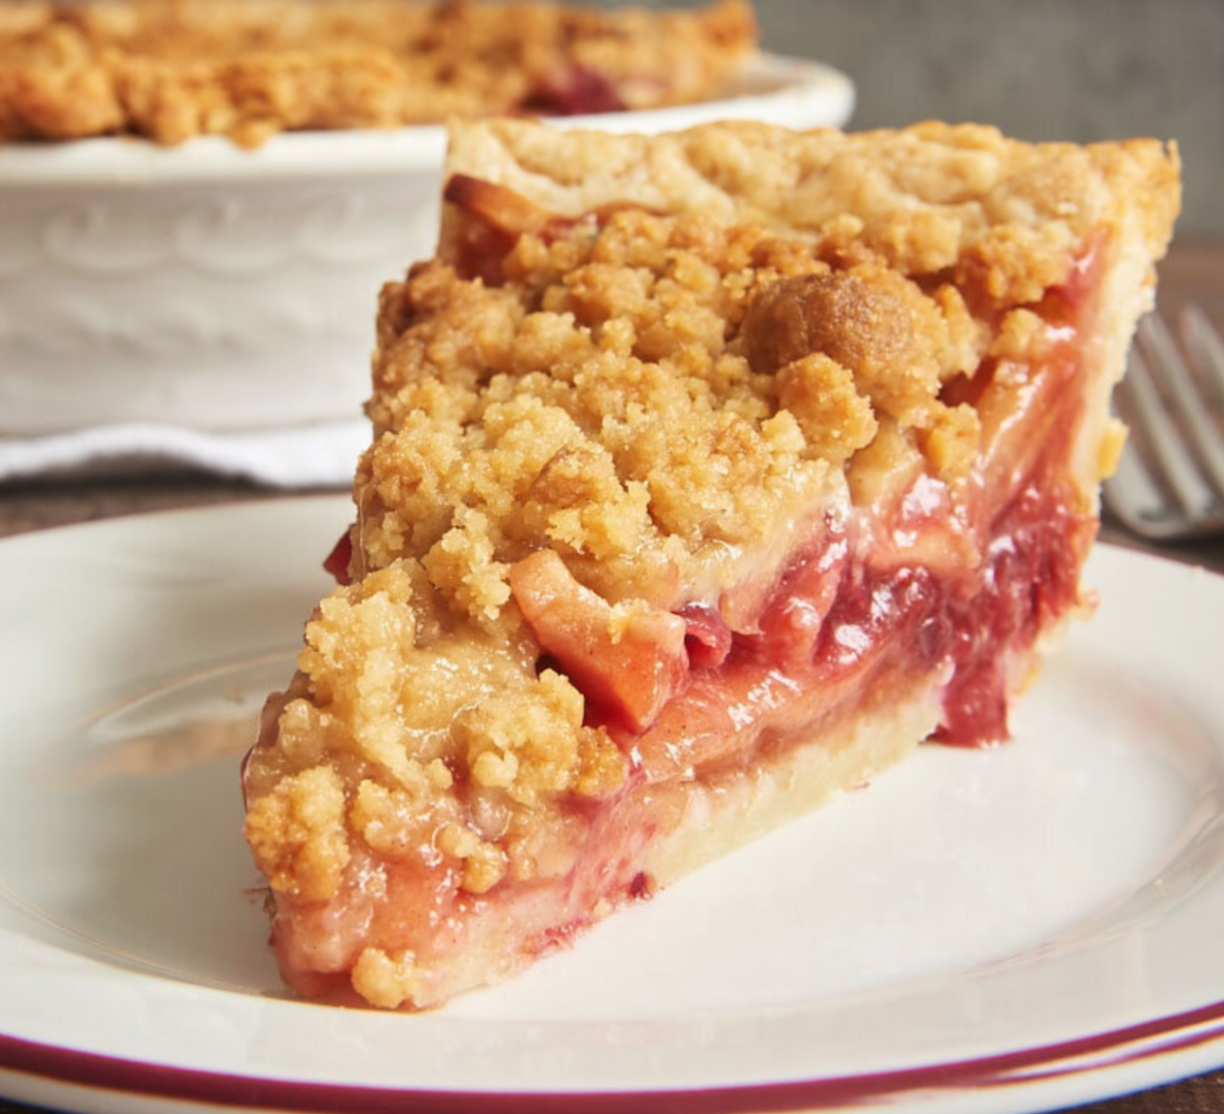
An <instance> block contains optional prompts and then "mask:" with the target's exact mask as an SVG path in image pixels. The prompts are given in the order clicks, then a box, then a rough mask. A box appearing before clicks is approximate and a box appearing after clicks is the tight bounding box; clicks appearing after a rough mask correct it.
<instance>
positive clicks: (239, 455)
mask: <svg viewBox="0 0 1224 1114" xmlns="http://www.w3.org/2000/svg"><path fill="white" fill-rule="evenodd" d="M369 443H370V425H369V422H367V421H366V420H365V419H364V418H361V419H352V420H349V421H343V422H328V423H320V424H318V425H306V426H294V427H289V428H280V429H259V430H242V431H239V432H229V433H206V432H202V431H200V430H194V429H182V428H180V427H176V426H157V425H112V426H99V427H97V428H95V429H86V430H75V431H73V432H70V433H57V434H52V435H50V436H45V437H27V438H14V437H0V481H3V480H7V479H18V478H21V479H32V478H34V477H38V476H59V477H70V476H72V477H82V476H118V475H133V474H141V473H146V474H148V473H154V472H164V471H167V470H169V469H175V468H186V469H191V470H193V471H200V472H208V473H212V474H213V475H218V476H228V477H233V478H241V479H247V480H251V481H253V482H255V483H260V484H269V485H271V486H274V487H282V488H295V487H325V486H332V485H336V486H348V485H349V484H350V483H351V482H352V479H353V469H354V466H355V465H356V463H357V457H358V455H359V454H360V453H361V451H362V450H363V449H364V448H365V447H366V446H367V445H369Z"/></svg>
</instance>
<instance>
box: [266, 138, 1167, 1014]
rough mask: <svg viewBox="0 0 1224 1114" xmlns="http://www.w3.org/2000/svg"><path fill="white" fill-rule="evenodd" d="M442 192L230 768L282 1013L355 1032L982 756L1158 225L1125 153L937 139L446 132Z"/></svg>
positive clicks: (1146, 189) (1065, 583) (1072, 591)
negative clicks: (334, 576)
mask: <svg viewBox="0 0 1224 1114" xmlns="http://www.w3.org/2000/svg"><path fill="white" fill-rule="evenodd" d="M448 174H449V178H448V185H447V190H446V195H445V197H446V202H447V206H446V212H445V216H444V223H443V231H442V239H441V244H440V248H439V253H438V257H437V258H435V259H433V260H431V261H429V262H426V263H423V264H418V265H416V266H414V267H413V268H412V269H411V271H410V272H409V273H408V275H407V277H406V278H405V279H404V281H402V282H396V283H391V284H389V285H388V286H387V287H386V288H385V289H384V291H383V293H382V298H381V302H380V307H379V316H378V347H377V351H376V354H375V358H374V394H373V397H372V399H371V401H370V403H369V408H368V409H369V413H370V416H371V418H372V419H373V421H374V425H375V431H376V434H375V439H374V442H373V444H372V446H371V447H370V449H369V450H368V451H367V452H366V454H365V455H364V457H363V459H362V461H361V463H360V465H359V468H358V472H357V477H356V483H355V487H354V499H355V503H356V512H357V514H356V524H355V526H354V528H353V530H352V532H351V534H350V535H349V536H348V537H347V538H345V539H342V542H341V545H340V546H339V547H338V548H337V552H336V553H335V554H333V557H332V558H331V559H329V567H330V568H332V569H333V571H335V572H337V573H338V575H339V577H340V579H341V582H342V583H341V586H340V587H339V588H337V590H336V591H335V592H333V593H332V594H331V595H330V596H328V597H327V598H326V599H324V600H323V601H322V603H321V604H320V606H319V608H318V610H317V611H316V613H315V615H314V617H313V618H312V620H311V621H310V623H309V624H308V625H307V628H306V644H305V647H304V649H303V651H302V653H301V655H300V658H299V661H298V665H299V672H298V674H297V676H296V677H295V678H294V680H293V681H292V683H291V684H290V686H289V688H288V689H287V690H286V692H284V693H282V694H279V695H278V696H276V697H274V698H273V699H272V700H271V701H270V702H269V705H268V708H267V709H266V711H265V717H264V729H263V732H262V734H261V739H260V743H259V745H257V747H256V748H255V749H254V750H253V751H252V753H251V755H250V756H249V758H248V761H247V764H246V767H245V771H244V785H245V791H246V795H247V802H248V816H247V828H246V831H247V838H248V840H249V842H250V844H251V847H252V850H253V853H254V855H255V858H256V861H257V863H258V864H259V866H260V868H261V869H262V870H263V871H264V873H265V874H266V875H267V876H268V879H269V882H270V884H271V887H272V891H273V895H274V901H275V910H276V913H275V920H274V927H273V942H274V946H275V947H276V949H277V954H278V958H279V959H280V962H281V966H282V970H283V972H284V973H285V976H286V978H287V979H288V981H289V982H290V983H291V984H292V985H294V986H295V987H296V988H297V989H299V990H300V991H302V992H303V993H305V994H307V995H308V996H312V997H319V998H324V999H329V1000H337V1001H350V1000H358V1001H361V1000H363V1001H365V1002H368V1003H372V1004H374V1005H379V1006H386V1007H392V1008H394V1007H398V1006H401V1005H408V1006H416V1007H423V1006H429V1005H434V1004H437V1003H438V1002H441V1001H443V1000H445V999H446V998H447V997H449V996H451V995H452V994H454V993H456V992H458V991H460V990H463V989H466V988H468V987H470V986H474V985H479V984H481V983H485V982H489V981H494V980H496V979H498V978H502V977H505V975H507V974H509V973H511V972H513V971H514V970H517V969H518V968H520V967H521V966H523V965H524V964H525V963H527V962H530V960H531V959H532V958H534V957H535V956H537V955H539V954H541V953H542V952H545V951H547V950H548V949H549V948H551V947H554V946H557V945H558V944H560V943H563V942H564V941H566V940H567V939H568V938H569V937H570V936H571V935H572V934H573V933H574V932H575V931H577V930H579V929H581V928H583V927H585V926H586V925H588V924H590V923H592V922H593V921H595V920H597V919H599V918H600V917H601V916H603V915H604V914H605V913H607V912H608V911H610V910H611V909H612V908H614V907H615V906H616V905H618V904H622V903H624V902H626V901H631V900H634V899H637V898H640V897H643V896H646V895H648V894H649V893H650V892H651V891H652V890H653V889H654V888H656V887H657V886H659V885H662V884H665V883H666V882H668V881H670V880H671V879H672V878H674V877H676V876H678V875H679V874H681V873H684V872H685V871H687V870H689V869H692V868H693V867H694V866H695V865H698V864H699V863H701V862H703V861H706V860H708V859H709V858H712V857H714V856H715V855H717V854H719V853H721V852H722V851H724V850H726V849H728V848H729V847H730V846H733V845H734V844H735V843H737V842H739V841H742V840H743V839H745V838H749V837H751V836H752V835H754V834H756V833H758V832H759V831H762V830H765V829H766V828H768V827H770V826H772V825H774V824H776V823H778V822H779V821H780V820H782V819H784V818H786V817H787V816H790V815H794V814H796V813H798V812H800V811H803V810H805V809H806V808H808V807H811V805H813V804H815V803H817V802H818V801H819V800H821V799H822V798H823V797H825V796H826V795H827V794H828V793H829V792H832V791H835V790H836V789H837V788H839V787H845V786H847V785H850V784H855V783H856V782H858V781H861V780H862V779H863V778H865V777H868V776H870V775H871V774H872V773H873V772H874V771H876V770H878V769H879V768H881V767H882V766H884V765H886V764H888V763H889V762H892V761H895V760H896V759H897V758H899V757H901V756H902V755H903V754H905V753H907V751H908V750H909V749H911V748H912V747H913V746H914V745H915V744H916V743H917V742H918V741H920V740H921V739H922V738H924V737H927V736H929V735H931V734H933V733H934V734H935V735H936V736H937V737H940V738H943V739H944V740H945V741H948V742H954V743H981V742H987V741H998V740H1000V739H1002V738H1005V737H1006V733H1007V726H1006V711H1007V702H1008V699H1009V697H1010V696H1011V695H1012V694H1013V693H1015V692H1016V691H1017V690H1018V689H1019V688H1020V687H1021V686H1022V685H1023V684H1024V683H1026V681H1027V680H1028V678H1029V675H1030V673H1031V672H1032V669H1033V668H1034V666H1035V663H1036V660H1037V655H1038V653H1039V651H1040V649H1041V647H1042V646H1043V644H1044V643H1045V642H1046V641H1047V640H1048V638H1049V636H1051V635H1052V634H1053V633H1054V632H1056V631H1057V629H1058V628H1059V627H1060V626H1061V624H1062V623H1063V621H1064V620H1065V618H1066V617H1067V616H1068V615H1069V614H1071V613H1072V612H1073V611H1074V610H1076V609H1077V608H1080V607H1082V606H1083V605H1084V604H1085V603H1086V602H1087V600H1086V598H1085V596H1084V593H1083V592H1082V591H1081V588H1080V585H1079V570H1080V567H1081V565H1082V562H1083V560H1084V558H1085V556H1086V554H1087V551H1088V548H1089V546H1090V544H1091V541H1092V538H1093V536H1094V534H1095V526H1096V509H1097V507H1096V498H1097V495H1096V489H1097V485H1098V483H1099V480H1100V478H1101V476H1102V475H1103V474H1105V473H1106V472H1107V471H1108V470H1109V468H1110V467H1111V465H1112V461H1113V459H1114V457H1115V456H1116V452H1117V449H1118V447H1119V445H1120V441H1121V436H1122V434H1121V431H1120V430H1119V429H1118V428H1117V427H1116V426H1115V425H1114V424H1113V423H1112V422H1111V420H1110V419H1109V417H1108V411H1107V399H1108V393H1109V390H1110V387H1111V386H1112V383H1113V381H1114V380H1115V379H1116V377H1117V376H1118V375H1119V374H1120V372H1121V366H1122V358H1123V355H1124V352H1125V347H1126V344H1127V343H1128V342H1129V337H1130V332H1131V330H1132V328H1133V325H1134V321H1135V318H1136V316H1137V315H1138V313H1139V312H1140V311H1141V309H1142V308H1144V306H1145V305H1146V304H1147V302H1148V300H1149V299H1150V292H1151V265H1152V262H1153V260H1154V259H1155V258H1156V257H1158V256H1159V255H1160V254H1161V253H1162V252H1163V250H1164V247H1165V244H1166V243H1167V240H1168V238H1169V235H1170V233H1171V227H1172V222H1173V219H1174V216H1175V214H1176V210H1177V205H1178V185H1177V177H1178V172H1177V162H1176V154H1175V152H1171V151H1167V150H1166V149H1165V148H1164V147H1163V146H1162V145H1161V144H1158V143H1156V142H1148V141H1134V142H1129V143H1120V144H1104V145H1098V146H1093V147H1086V148H1079V147H1072V146H1069V145H1038V146H1030V145H1026V144H1021V143H1017V142H1014V141H1010V140H1007V139H1004V138H1003V137H1001V136H1000V135H999V134H998V133H997V132H995V131H993V130H992V129H988V128H982V127H976V126H961V127H948V126H945V125H938V124H924V125H920V126H916V127H913V128H909V129H906V130H904V131H899V132H876V133H863V134H860V135H843V134H841V133H836V132H814V133H808V134H797V133H791V132H784V131H780V130H775V129H770V128H766V127H764V126H761V125H712V126H708V127H705V128H700V129H695V130H693V131H691V132H687V133H681V134H677V135H673V136H665V137H656V138H653V139H642V138H637V137H608V136H597V135H592V134H582V133H570V134H567V135H561V134H558V133H554V132H551V131H549V130H548V129H546V128H543V127H541V126H539V125H533V124H527V123H514V122H493V123H486V124H471V125H464V126H459V127H457V128H456V130H455V131H454V133H453V136H452V147H451V153H450V157H449V168H448Z"/></svg>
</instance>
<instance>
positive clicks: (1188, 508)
mask: <svg viewBox="0 0 1224 1114" xmlns="http://www.w3.org/2000/svg"><path fill="white" fill-rule="evenodd" d="M1118 397H1119V400H1120V401H1121V402H1122V403H1123V406H1124V407H1125V410H1126V419H1127V421H1128V422H1129V423H1130V425H1131V427H1132V428H1133V429H1134V430H1135V432H1136V433H1137V434H1138V435H1139V439H1140V440H1141V442H1142V445H1141V448H1142V449H1143V450H1146V451H1147V452H1148V453H1149V454H1150V456H1151V457H1152V459H1153V462H1154V463H1155V465H1156V467H1157V469H1158V471H1159V473H1160V479H1161V480H1162V481H1163V482H1164V485H1165V487H1167V488H1168V490H1169V493H1170V494H1171V495H1172V496H1173V498H1174V499H1175V500H1176V502H1177V504H1178V506H1179V507H1180V508H1181V510H1182V512H1183V513H1184V514H1185V515H1187V516H1194V517H1197V516H1198V515H1200V514H1202V513H1203V511H1204V510H1205V509H1206V508H1207V506H1208V504H1209V503H1210V501H1211V493H1210V491H1209V490H1208V489H1207V487H1206V485H1205V484H1204V483H1203V482H1202V480H1201V479H1200V478H1199V475H1198V469H1197V468H1196V467H1195V465H1194V462H1193V461H1192V460H1191V459H1190V458H1189V456H1188V455H1187V453H1186V450H1185V448H1183V446H1182V438H1181V434H1180V433H1179V432H1178V430H1177V427H1176V426H1175V425H1174V424H1173V421H1172V419H1171V418H1170V417H1169V415H1168V413H1167V412H1166V411H1165V408H1164V403H1163V402H1162V401H1161V398H1160V394H1159V393H1158V392H1157V390H1156V388H1155V386H1153V384H1152V377H1151V374H1150V373H1149V371H1148V368H1147V364H1146V362H1145V361H1144V359H1143V357H1142V356H1141V355H1140V354H1139V352H1138V351H1136V350H1135V349H1132V350H1131V357H1130V367H1129V369H1128V371H1127V374H1126V377H1125V378H1124V379H1123V380H1122V383H1121V384H1120V386H1119V394H1118Z"/></svg>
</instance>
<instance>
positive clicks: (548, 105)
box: [0, 0, 756, 146]
mask: <svg viewBox="0 0 1224 1114" xmlns="http://www.w3.org/2000/svg"><path fill="white" fill-rule="evenodd" d="M755 35H756V28H755V24H754V21H753V17H752V12H751V9H750V7H749V6H748V4H747V3H746V2H745V0H719V2H717V3H715V4H713V5H712V6H711V7H709V8H707V9H704V10H700V11H696V12H692V11H688V12H686V11H676V12H648V11H643V10H636V9H634V10H627V11H620V12H612V13H605V12H600V11H597V10H595V9H590V8H582V7H579V6H575V5H570V4H562V3H552V2H548V0H518V2H515V3H511V4H506V5H501V4H490V3H483V2H479V0H448V2H444V3H430V2H427V0H310V2H307V0H107V2H105V3H93V4H91V3H74V2H66V3H43V2H40V0H17V2H16V3H6V4H4V5H2V6H0V139H5V138H10V139H12V138H26V137H41V138H52V139H74V138H80V137H84V136H91V135H108V134H116V133H123V134H132V135H141V136H147V137H149V138H151V139H154V140H156V141H157V142H159V143H168V144H173V143H179V142H182V141H183V140H185V139H188V138H190V137H192V136H195V135H207V134H223V135H229V136H232V137H233V138H234V139H235V140H237V141H238V142H239V143H242V144H244V145H247V146H254V145H256V144H258V143H260V142H262V141H263V140H264V139H266V138H268V136H270V135H272V134H274V133H275V132H278V131H285V130H290V129H302V128H355V127H395V126H400V125H404V124H418V123H429V122H439V121H442V120H444V119H447V118H448V117H455V116H477V115H484V114H495V113H517V112H530V113H558V114H563V115H565V114H574V113H577V112H600V111H608V110H614V109H621V108H647V107H653V106H657V105H663V104H678V103H684V102H687V101H694V100H700V99H703V98H706V97H709V96H711V95H713V94H715V93H716V92H717V90H718V88H719V86H720V85H721V84H722V83H724V82H726V81H727V80H728V79H729V77H730V76H731V74H732V73H733V72H734V70H735V68H736V67H737V66H738V65H739V64H740V63H741V62H742V61H743V59H744V58H745V57H746V56H747V54H748V53H749V52H750V51H751V49H752V46H753V43H754V41H755Z"/></svg>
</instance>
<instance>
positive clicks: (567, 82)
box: [522, 65, 626, 116]
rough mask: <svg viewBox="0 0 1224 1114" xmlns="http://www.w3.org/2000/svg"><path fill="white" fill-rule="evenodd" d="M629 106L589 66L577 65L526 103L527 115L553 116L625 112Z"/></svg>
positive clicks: (545, 84) (546, 81) (544, 85)
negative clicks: (528, 113)
mask: <svg viewBox="0 0 1224 1114" xmlns="http://www.w3.org/2000/svg"><path fill="white" fill-rule="evenodd" d="M625 107H626V105H625V102H624V101H622V100H621V98H620V94H618V93H617V91H616V89H615V87H614V86H613V85H612V83H611V82H610V81H609V80H608V79H607V78H606V77H604V76H603V74H601V73H598V72H597V71H595V70H592V69H590V68H589V67H588V66H579V65H574V66H570V67H569V69H566V70H558V71H557V72H556V73H555V74H553V75H552V76H550V77H548V78H546V79H544V80H542V81H541V82H540V83H539V85H537V86H536V88H535V89H534V90H533V91H532V93H531V95H530V96H528V97H527V98H525V99H524V101H523V103H522V108H523V111H524V112H539V113H543V114H545V115H549V116H588V115H592V114H594V113H598V112H622V111H624V109H625Z"/></svg>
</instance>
